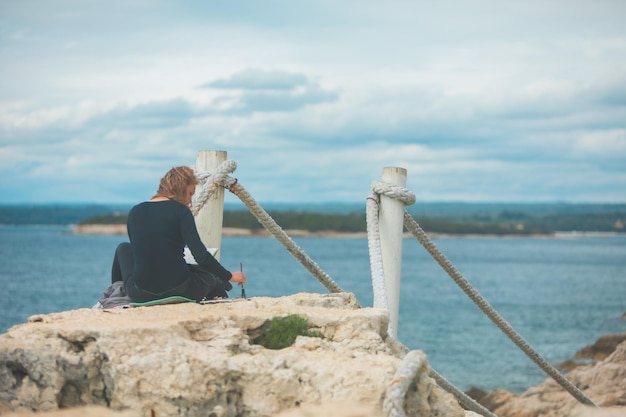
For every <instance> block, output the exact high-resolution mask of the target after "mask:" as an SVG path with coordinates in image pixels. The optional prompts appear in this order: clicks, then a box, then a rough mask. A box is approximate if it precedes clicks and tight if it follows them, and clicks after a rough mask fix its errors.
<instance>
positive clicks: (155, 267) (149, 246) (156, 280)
mask: <svg viewBox="0 0 626 417" xmlns="http://www.w3.org/2000/svg"><path fill="white" fill-rule="evenodd" d="M127 227H128V237H129V239H130V244H131V246H132V249H133V255H134V262H135V264H134V269H133V279H134V281H135V282H136V283H137V285H138V286H139V287H140V288H142V289H144V290H147V291H150V292H153V293H157V294H159V293H162V292H164V291H167V290H170V289H172V288H174V287H176V286H178V285H179V284H182V282H183V281H185V280H186V279H188V278H189V274H190V271H189V268H188V267H187V263H186V261H185V258H184V248H185V245H186V246H188V247H189V250H190V251H191V253H192V255H193V257H194V259H195V260H196V262H197V263H198V265H199V266H201V267H202V268H203V269H205V270H207V271H209V272H212V273H213V274H214V275H216V276H218V277H219V278H221V279H223V280H229V279H230V278H231V277H232V274H231V273H230V271H228V270H227V269H225V268H224V267H223V266H222V265H221V264H220V263H219V262H218V261H217V259H215V258H214V257H213V256H212V255H211V254H210V253H209V252H208V251H207V249H206V246H205V245H204V243H202V241H201V240H200V236H199V235H198V229H197V228H196V223H195V222H194V218H193V215H192V214H191V211H190V210H189V208H188V207H185V206H184V205H183V204H181V203H179V202H177V201H174V200H165V201H146V202H143V203H140V204H137V205H136V206H134V207H133V208H132V209H131V210H130V212H129V213H128V220H127Z"/></svg>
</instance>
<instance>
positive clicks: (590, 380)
mask: <svg viewBox="0 0 626 417" xmlns="http://www.w3.org/2000/svg"><path fill="white" fill-rule="evenodd" d="M567 378H568V379H569V380H570V381H571V382H572V383H573V384H574V385H576V386H577V387H578V388H579V389H581V390H582V391H583V392H584V393H585V394H586V395H587V396H588V397H589V398H591V400H592V401H594V402H595V403H596V404H597V405H598V406H599V407H601V408H608V407H616V410H617V411H615V410H614V411H612V412H613V413H619V412H623V411H625V410H626V342H622V343H621V344H619V345H618V346H617V348H616V349H615V351H614V352H613V353H612V354H611V355H610V356H608V357H607V358H606V359H605V360H604V361H602V362H598V363H596V364H593V365H587V366H581V367H577V368H576V369H574V370H573V371H571V372H569V373H568V374H567ZM481 403H482V404H483V405H484V406H485V407H487V408H489V409H490V410H492V411H493V412H494V413H495V414H497V415H498V417H564V416H570V415H576V416H579V415H586V414H584V410H588V409H586V408H585V409H580V405H579V403H578V402H577V400H576V399H575V398H574V397H572V396H571V395H570V394H569V393H568V392H566V391H565V390H564V389H563V388H561V386H560V385H558V384H557V383H556V382H555V381H554V380H553V379H552V378H549V379H546V380H545V381H544V382H543V383H542V384H540V385H538V386H536V387H532V388H530V389H528V390H526V391H525V392H524V393H522V394H521V395H515V394H512V393H510V392H507V391H505V390H494V391H492V392H490V393H489V394H487V395H486V396H485V397H484V398H483V399H482V400H481ZM577 410H578V411H577ZM602 412H604V410H602V409H600V410H594V414H593V415H598V416H604V415H605V414H601V413H602ZM579 413H582V414H579ZM589 415H592V414H589ZM607 415H611V416H612V415H613V414H607ZM615 415H621V414H615Z"/></svg>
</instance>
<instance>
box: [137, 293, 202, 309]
mask: <svg viewBox="0 0 626 417" xmlns="http://www.w3.org/2000/svg"><path fill="white" fill-rule="evenodd" d="M195 302H196V300H194V299H191V298H187V297H183V296H182V295H173V296H171V297H165V298H159V299H158V300H152V301H144V302H143V303H135V302H131V303H130V306H131V307H147V306H156V305H161V304H179V303H195Z"/></svg>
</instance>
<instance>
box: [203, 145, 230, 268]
mask: <svg viewBox="0 0 626 417" xmlns="http://www.w3.org/2000/svg"><path fill="white" fill-rule="evenodd" d="M225 160H226V151H199V152H198V157H197V159H196V170H197V171H199V172H203V171H208V172H210V173H213V172H215V170H216V169H217V167H219V166H220V164H221V163H222V162H224V161H225ZM223 219H224V189H223V188H221V187H219V188H218V189H217V190H216V192H215V193H214V194H213V196H212V197H211V198H209V199H208V201H207V202H206V203H205V205H204V206H203V207H202V208H201V209H200V211H199V212H198V214H197V215H196V227H197V228H198V233H199V234H200V239H201V240H202V243H204V246H206V247H207V248H217V249H218V251H217V254H216V255H215V258H216V259H217V260H218V261H219V260H220V252H221V251H220V250H219V249H220V247H221V245H222V221H223Z"/></svg>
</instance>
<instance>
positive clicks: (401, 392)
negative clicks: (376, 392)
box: [383, 350, 498, 417]
mask: <svg viewBox="0 0 626 417" xmlns="http://www.w3.org/2000/svg"><path fill="white" fill-rule="evenodd" d="M426 369H429V376H430V377H431V378H433V379H434V380H435V382H437V384H438V385H439V386H440V387H441V388H443V389H444V390H446V391H448V392H450V393H452V394H454V395H455V397H456V398H457V400H458V401H459V403H460V404H461V405H462V406H463V407H465V409H466V410H470V411H474V412H475V413H478V414H480V415H482V416H484V417H498V416H496V415H495V414H494V413H492V412H491V411H489V410H488V409H486V408H485V407H483V406H482V405H480V404H479V403H477V402H476V401H474V400H473V399H472V398H470V397H469V396H467V394H465V393H464V392H462V391H460V390H459V389H458V388H457V387H455V386H454V385H452V384H451V383H449V382H448V381H447V380H446V379H445V378H444V377H442V376H441V375H439V374H438V373H437V372H436V371H435V370H434V369H432V368H430V367H429V365H428V359H427V358H426V354H425V353H424V352H422V351H420V350H412V351H410V352H408V353H407V354H406V356H405V357H404V358H403V359H402V362H401V363H400V366H398V369H396V372H395V374H394V376H393V379H392V380H391V382H390V383H389V385H388V386H387V389H386V390H385V397H384V398H383V412H384V413H385V415H386V416H388V417H406V414H405V412H404V401H405V399H406V395H407V392H408V390H409V387H410V385H411V383H412V382H413V380H415V379H416V378H417V377H419V375H421V374H423V373H424V371H425V370H426Z"/></svg>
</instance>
